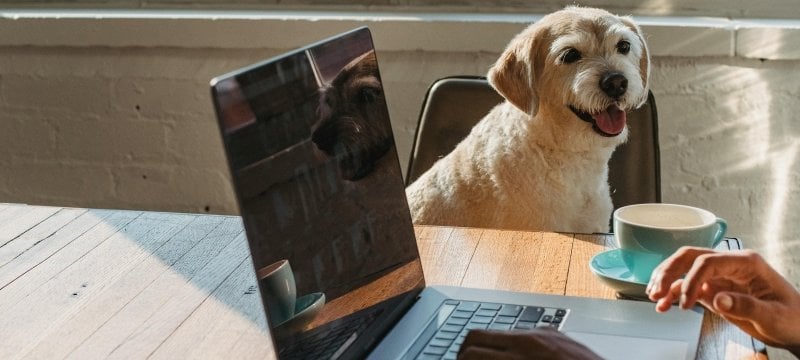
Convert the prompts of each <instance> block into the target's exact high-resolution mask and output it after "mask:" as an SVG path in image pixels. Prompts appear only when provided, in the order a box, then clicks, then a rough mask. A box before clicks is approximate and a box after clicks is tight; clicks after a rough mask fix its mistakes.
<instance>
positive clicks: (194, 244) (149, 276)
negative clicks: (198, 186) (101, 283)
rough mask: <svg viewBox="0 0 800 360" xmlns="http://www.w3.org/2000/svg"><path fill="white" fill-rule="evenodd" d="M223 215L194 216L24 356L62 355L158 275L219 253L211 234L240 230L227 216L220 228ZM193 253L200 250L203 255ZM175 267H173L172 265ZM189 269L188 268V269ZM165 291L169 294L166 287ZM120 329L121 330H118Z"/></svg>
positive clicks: (114, 313) (216, 242)
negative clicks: (225, 221)
mask: <svg viewBox="0 0 800 360" xmlns="http://www.w3.org/2000/svg"><path fill="white" fill-rule="evenodd" d="M225 219H226V218H225V217H221V216H198V217H195V218H194V219H192V222H190V223H189V224H188V225H187V226H186V227H184V228H183V229H181V230H180V231H179V232H178V233H177V234H175V236H173V237H172V238H171V239H169V241H167V242H166V243H165V244H164V245H163V246H161V247H159V248H158V249H156V250H155V251H154V252H153V253H152V254H151V255H149V256H147V257H146V258H145V259H143V260H142V261H141V262H140V263H138V264H136V265H135V266H133V267H131V268H130V270H129V271H127V272H125V273H124V274H123V275H122V276H121V277H120V278H119V279H117V280H116V281H114V282H113V283H112V284H109V285H108V286H106V287H105V288H104V289H103V291H102V292H99V293H98V294H96V295H95V296H94V297H92V299H90V300H89V301H87V302H86V303H85V304H84V305H83V306H82V307H81V309H80V310H79V311H77V312H75V314H74V315H73V316H72V317H70V318H69V319H68V320H67V321H64V322H63V323H62V324H60V326H59V327H57V328H53V329H52V330H51V331H50V332H49V333H48V334H46V335H45V336H42V339H41V341H40V342H39V343H37V344H35V346H34V348H33V349H31V350H30V351H29V352H28V354H27V356H29V357H31V358H56V357H63V356H65V355H67V354H69V353H70V352H72V351H73V350H74V349H75V348H76V347H78V346H79V345H80V344H81V343H83V342H84V341H86V339H87V338H89V337H90V336H92V334H93V333H95V332H97V331H98V329H100V328H101V327H103V326H104V324H106V323H107V322H108V321H109V319H111V318H112V317H114V316H115V315H117V314H118V313H120V312H121V311H123V309H124V308H125V307H126V306H130V303H131V301H132V299H134V298H135V297H136V296H137V295H139V294H140V293H142V292H143V291H144V290H145V289H146V288H147V287H148V286H149V285H151V284H152V283H153V282H154V281H156V279H158V278H159V276H163V274H164V273H168V272H169V273H175V272H176V270H175V268H178V269H180V270H179V271H178V272H180V271H187V269H186V267H187V264H188V267H194V268H200V267H201V266H202V265H203V264H204V262H203V261H204V260H205V261H206V262H207V261H208V259H210V258H211V257H212V256H213V255H214V254H217V253H219V251H220V250H221V249H222V247H224V246H225V244H224V243H221V242H219V241H218V240H219V239H218V238H217V237H214V235H215V234H214V232H215V231H216V232H217V233H219V232H224V231H226V230H227V231H241V225H240V223H239V222H238V221H237V220H238V218H230V220H229V224H227V227H228V228H227V229H223V230H220V228H224V226H220V224H222V222H223V220H225ZM191 251H194V252H196V253H204V254H205V256H206V257H205V258H203V257H198V256H196V254H189V252H191ZM176 263H178V264H176ZM173 266H175V268H172V267H173ZM189 270H191V269H189ZM165 293H169V291H168V290H166V291H165ZM120 330H122V329H120Z"/></svg>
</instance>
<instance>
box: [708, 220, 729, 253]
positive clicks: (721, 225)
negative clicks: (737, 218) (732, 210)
mask: <svg viewBox="0 0 800 360" xmlns="http://www.w3.org/2000/svg"><path fill="white" fill-rule="evenodd" d="M727 230H728V222H726V221H725V219H723V218H717V232H716V233H715V234H714V244H713V245H711V248H712V249H713V248H716V247H717V245H719V243H720V242H721V241H722V239H723V238H725V232H726V231H727Z"/></svg>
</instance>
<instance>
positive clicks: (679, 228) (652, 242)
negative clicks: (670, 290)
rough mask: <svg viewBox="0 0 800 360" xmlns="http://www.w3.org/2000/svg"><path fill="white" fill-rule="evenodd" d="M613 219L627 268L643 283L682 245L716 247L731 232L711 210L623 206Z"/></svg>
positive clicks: (681, 206)
mask: <svg viewBox="0 0 800 360" xmlns="http://www.w3.org/2000/svg"><path fill="white" fill-rule="evenodd" d="M613 218H614V238H615V239H616V240H617V243H618V245H619V247H620V248H621V249H622V250H623V251H622V257H623V260H624V262H625V265H626V266H627V267H628V270H630V271H631V273H632V274H633V277H634V278H635V279H636V280H637V281H640V282H643V283H646V282H648V281H650V275H651V274H652V273H653V269H655V267H656V266H658V264H659V263H661V261H663V260H664V259H666V258H667V257H669V256H670V255H672V254H673V253H674V252H675V251H676V250H678V248H680V247H681V246H699V247H707V248H713V247H716V246H717V245H718V244H719V242H720V241H722V239H723V237H724V236H725V231H726V230H727V229H728V224H727V222H725V220H724V219H722V218H719V217H717V216H716V215H714V214H713V213H712V212H710V211H708V210H704V209H700V208H696V207H692V206H687V205H677V204H661V203H654V204H636V205H629V206H623V207H621V208H619V209H617V210H615V211H614V216H613Z"/></svg>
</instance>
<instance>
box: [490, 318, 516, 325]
mask: <svg viewBox="0 0 800 360" xmlns="http://www.w3.org/2000/svg"><path fill="white" fill-rule="evenodd" d="M514 321H517V318H515V317H513V316H498V317H497V318H495V319H494V322H496V323H500V324H513V323H514Z"/></svg>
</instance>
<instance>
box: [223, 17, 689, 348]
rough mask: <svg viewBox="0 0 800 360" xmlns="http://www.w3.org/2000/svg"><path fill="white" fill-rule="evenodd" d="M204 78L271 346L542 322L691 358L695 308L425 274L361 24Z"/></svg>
mask: <svg viewBox="0 0 800 360" xmlns="http://www.w3.org/2000/svg"><path fill="white" fill-rule="evenodd" d="M211 92H212V98H213V102H214V106H215V110H216V115H217V119H218V123H219V128H220V132H221V136H222V140H223V143H224V148H225V152H226V155H227V160H228V164H229V169H230V174H231V178H232V182H233V185H234V190H235V193H236V196H237V201H238V205H239V209H240V214H241V216H242V219H243V223H244V227H245V231H246V234H247V239H248V243H249V247H250V254H251V257H252V261H253V266H254V268H255V270H256V273H257V276H258V278H259V288H260V293H261V298H262V302H263V304H264V309H265V313H266V315H267V320H268V324H269V331H270V334H271V338H272V340H273V342H274V349H275V352H276V356H277V358H279V359H362V358H370V359H455V357H456V355H457V352H458V349H459V346H460V345H461V343H462V342H463V339H464V336H465V335H466V334H467V332H468V331H469V330H470V329H476V328H479V329H497V330H505V331H518V330H524V329H530V328H535V327H542V326H547V327H552V328H555V329H557V330H558V331H561V332H563V333H564V334H566V335H568V336H570V337H572V338H574V339H576V340H577V341H579V342H582V343H584V344H585V345H587V346H588V347H589V348H591V349H592V350H594V351H595V352H597V353H598V354H599V355H601V356H603V357H604V358H609V359H626V358H630V355H631V354H636V355H637V356H638V357H640V358H647V359H681V358H683V359H692V358H694V356H695V353H696V351H697V345H698V339H699V334H700V327H701V322H702V318H703V312H702V310H701V309H699V308H698V309H695V310H693V311H670V312H668V313H666V314H657V313H656V312H655V311H654V310H653V309H654V306H653V304H651V303H647V302H636V301H626V300H602V299H589V298H577V297H568V296H553V295H543V294H531V293H514V292H506V291H496V290H485V289H470V288H461V287H447V286H426V285H425V279H424V276H423V272H422V266H421V264H420V257H419V252H418V249H417V243H416V239H415V235H414V229H413V225H412V223H411V217H410V214H409V210H408V204H407V201H406V197H405V189H404V182H403V177H402V173H401V170H400V163H399V160H398V157H397V151H396V147H395V142H394V137H393V133H392V128H391V123H390V120H389V113H388V110H387V108H386V101H385V98H384V92H383V87H382V82H381V77H380V73H379V71H378V62H377V56H376V52H375V49H374V47H373V43H372V36H371V34H370V31H369V29H367V28H366V27H362V28H358V29H355V30H352V31H349V32H346V33H343V34H339V35H336V36H334V37H332V38H329V39H327V40H324V41H321V42H318V43H315V44H312V45H309V46H306V47H303V48H301V49H298V50H295V51H292V52H289V53H286V54H283V55H281V56H278V57H275V58H272V59H269V60H266V61H263V62H260V63H257V64H253V65H250V66H247V67H244V68H242V69H238V70H235V71H233V72H231V73H228V74H225V75H221V76H218V77H216V78H214V79H212V80H211ZM277 265H281V266H277ZM278 268H281V269H284V270H283V275H280V276H279V275H276V274H277V273H279V270H277V269H278ZM276 278H277V279H278V282H276V280H275V279H276ZM276 283H277V284H279V286H276ZM292 308H293V309H292Z"/></svg>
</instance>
